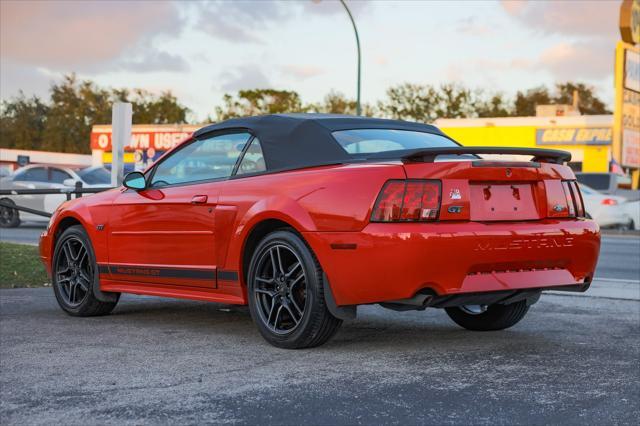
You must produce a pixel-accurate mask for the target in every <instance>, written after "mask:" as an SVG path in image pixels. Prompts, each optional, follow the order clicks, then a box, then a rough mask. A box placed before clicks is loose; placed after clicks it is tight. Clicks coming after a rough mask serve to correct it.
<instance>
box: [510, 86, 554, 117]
mask: <svg viewBox="0 0 640 426" xmlns="http://www.w3.org/2000/svg"><path fill="white" fill-rule="evenodd" d="M550 103H551V95H550V94H549V89H547V88H546V87H544V86H540V87H535V88H533V89H529V90H527V91H526V92H520V91H518V93H516V99H515V102H514V104H515V110H514V115H515V116H516V117H528V116H534V115H536V105H547V104H550Z"/></svg>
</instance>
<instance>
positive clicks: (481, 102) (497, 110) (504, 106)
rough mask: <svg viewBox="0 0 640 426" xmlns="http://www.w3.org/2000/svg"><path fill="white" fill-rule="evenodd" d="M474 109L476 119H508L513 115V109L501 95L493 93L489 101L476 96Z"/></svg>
mask: <svg viewBox="0 0 640 426" xmlns="http://www.w3.org/2000/svg"><path fill="white" fill-rule="evenodd" d="M474 109H475V114H477V116H478V117H508V116H510V115H512V114H513V108H512V107H511V105H510V104H509V101H507V100H506V99H505V98H504V95H503V94H502V93H495V94H493V95H492V96H491V97H490V98H489V99H484V98H483V97H481V96H478V98H477V99H476V101H475V104H474Z"/></svg>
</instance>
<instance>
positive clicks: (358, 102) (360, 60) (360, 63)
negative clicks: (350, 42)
mask: <svg viewBox="0 0 640 426" xmlns="http://www.w3.org/2000/svg"><path fill="white" fill-rule="evenodd" d="M340 3H342V6H344V10H346V11H347V14H348V15H349V19H351V24H352V25H353V32H354V33H355V34H356V46H357V47H358V95H357V96H358V97H357V100H356V114H357V115H360V114H361V113H362V108H361V107H360V74H361V65H362V59H361V54H360V37H359V36H358V28H357V27H356V21H354V20H353V15H351V11H350V10H349V8H348V7H347V4H346V3H345V2H344V0H340Z"/></svg>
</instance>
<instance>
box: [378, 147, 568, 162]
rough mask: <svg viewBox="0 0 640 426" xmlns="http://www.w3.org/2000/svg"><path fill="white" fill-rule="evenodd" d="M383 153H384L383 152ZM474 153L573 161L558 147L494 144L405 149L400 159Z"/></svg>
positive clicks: (533, 159)
mask: <svg viewBox="0 0 640 426" xmlns="http://www.w3.org/2000/svg"><path fill="white" fill-rule="evenodd" d="M381 154H382V153H381ZM473 154H500V155H530V156H532V157H533V158H532V159H531V161H537V162H541V163H554V164H562V163H564V162H565V161H567V162H569V161H571V153H570V152H568V151H561V150H558V149H540V148H503V147H493V146H454V147H443V148H422V149H414V150H411V151H405V152H404V153H403V154H402V155H400V159H402V160H407V161H420V162H424V163H433V162H434V161H435V159H436V157H437V156H439V155H473Z"/></svg>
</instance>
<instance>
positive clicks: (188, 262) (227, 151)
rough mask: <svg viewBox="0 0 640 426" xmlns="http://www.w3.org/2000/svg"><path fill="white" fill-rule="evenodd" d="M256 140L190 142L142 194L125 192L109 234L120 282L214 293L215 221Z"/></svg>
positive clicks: (112, 267) (228, 137) (224, 137)
mask: <svg viewBox="0 0 640 426" xmlns="http://www.w3.org/2000/svg"><path fill="white" fill-rule="evenodd" d="M250 138H251V135H250V134H248V133H243V132H234V133H225V134H217V135H212V136H209V137H204V136H203V137H201V138H199V139H197V140H191V141H188V142H185V143H184V144H183V145H181V146H180V147H179V148H177V149H176V150H174V151H173V152H171V153H170V154H169V155H167V156H166V157H164V158H163V159H161V161H160V162H159V163H158V164H156V165H155V166H154V167H153V168H152V169H151V170H150V171H149V172H147V173H146V176H145V177H146V179H147V188H146V189H145V190H143V191H133V190H131V189H127V190H123V191H122V193H121V194H120V195H118V197H117V198H116V199H115V201H114V203H113V206H112V209H111V212H110V215H109V224H108V226H107V227H106V228H107V229H106V230H107V232H108V233H109V234H108V245H109V249H108V251H109V264H108V268H107V269H108V274H109V277H110V278H111V279H113V280H121V281H132V282H139V283H148V284H161V285H179V286H188V287H205V288H215V287H216V283H217V279H216V277H217V264H216V263H217V262H216V255H215V254H216V235H215V232H214V230H215V213H216V204H217V200H218V194H219V192H220V187H221V185H222V184H223V183H224V182H225V181H226V180H227V179H228V178H229V176H231V174H232V172H233V170H234V169H235V167H236V162H237V161H238V158H239V156H240V153H241V152H242V149H243V148H244V145H245V144H246V143H247V141H249V140H250Z"/></svg>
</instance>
